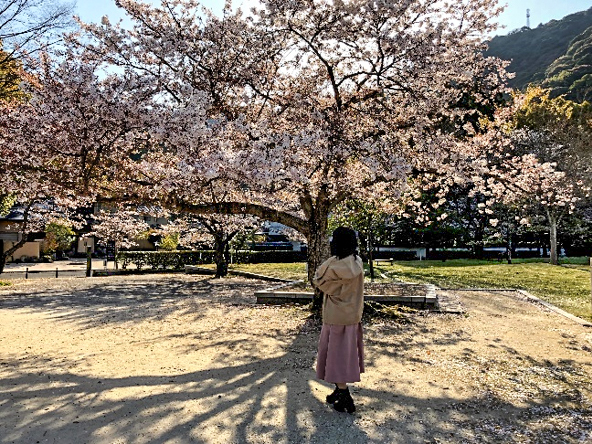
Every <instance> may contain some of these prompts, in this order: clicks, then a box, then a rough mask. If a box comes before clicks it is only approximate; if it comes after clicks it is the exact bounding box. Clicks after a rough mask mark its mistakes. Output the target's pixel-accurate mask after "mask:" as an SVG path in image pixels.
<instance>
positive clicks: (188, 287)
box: [0, 275, 262, 328]
mask: <svg viewBox="0 0 592 444" xmlns="http://www.w3.org/2000/svg"><path fill="white" fill-rule="evenodd" d="M71 282H72V281H71ZM89 283H90V285H89ZM49 284H50V285H51V287H50V288H49V289H44V290H43V291H42V292H33V293H32V292H31V290H30V289H28V288H27V287H23V288H19V289H18V290H16V291H14V290H11V289H10V288H6V289H4V290H5V291H4V292H2V291H0V309H21V308H27V309H30V310H43V312H44V313H48V314H50V315H52V316H53V317H54V318H55V319H57V320H62V321H64V322H75V323H77V324H78V325H84V326H86V327H87V328H93V327H97V326H100V325H105V324H118V323H127V322H136V321H144V320H149V319H154V320H159V319H163V318H165V317H166V316H168V315H170V314H172V313H182V314H190V315H193V316H195V320H196V321H197V320H198V319H199V318H201V316H203V314H204V312H205V308H206V307H207V306H211V305H212V304H252V303H253V301H254V298H253V293H254V291H255V290H256V289H260V288H261V286H262V283H261V282H260V281H245V280H241V279H239V280H236V279H235V280H233V279H225V280H220V279H218V280H215V279H204V278H191V277H187V276H181V277H179V276H174V275H169V276H166V277H163V276H159V277H158V280H154V278H146V277H141V278H136V279H129V280H127V281H122V280H121V279H111V278H110V277H107V278H93V279H92V280H91V281H90V282H89V281H87V280H83V281H78V282H76V281H74V286H73V288H61V286H60V285H59V283H56V282H55V281H50V282H49ZM245 290H246V292H245ZM213 294H215V297H212V295H213Z"/></svg>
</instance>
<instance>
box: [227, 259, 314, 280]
mask: <svg viewBox="0 0 592 444" xmlns="http://www.w3.org/2000/svg"><path fill="white" fill-rule="evenodd" d="M229 268H230V269H231V270H237V271H246V272H249V273H257V274H263V275H265V276H270V277H275V278H279V279H287V280H292V281H299V280H306V279H307V275H306V264H305V263H304V262H295V263H279V264H233V265H231V266H230V267H229Z"/></svg>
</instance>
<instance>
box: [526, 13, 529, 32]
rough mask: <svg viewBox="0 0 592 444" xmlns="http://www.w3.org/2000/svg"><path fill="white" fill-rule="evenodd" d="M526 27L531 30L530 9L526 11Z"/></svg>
mask: <svg viewBox="0 0 592 444" xmlns="http://www.w3.org/2000/svg"><path fill="white" fill-rule="evenodd" d="M526 27H527V28H529V29H530V9H527V10H526Z"/></svg>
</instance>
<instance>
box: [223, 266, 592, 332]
mask: <svg viewBox="0 0 592 444" xmlns="http://www.w3.org/2000/svg"><path fill="white" fill-rule="evenodd" d="M561 263H562V266H559V267H557V266H553V265H550V264H548V263H545V262H542V261H541V260H540V259H515V260H513V261H512V264H511V265H510V264H507V263H506V262H501V263H500V262H491V261H484V260H471V259H458V260H448V261H446V262H442V261H409V262H406V261H401V262H395V263H394V264H393V265H390V264H389V263H385V262H383V263H381V264H380V265H378V266H377V267H376V270H377V272H382V273H384V274H385V275H387V276H388V277H390V278H391V279H393V280H395V281H403V282H413V283H421V284H423V283H426V284H434V285H436V286H438V287H448V288H508V289H512V288H518V289H522V290H526V291H528V292H529V293H532V294H533V295H535V296H537V297H539V298H541V299H543V300H545V301H548V302H550V303H551V304H553V305H556V306H557V307H560V308H562V309H563V310H565V311H567V312H569V313H572V314H574V315H575V316H578V317H581V318H583V319H587V320H590V321H592V311H591V309H590V265H589V259H588V258H569V259H567V258H564V259H562V260H561ZM232 269H234V270H241V271H248V272H251V273H260V274H264V275H267V276H273V277H278V278H282V279H290V280H305V279H306V264H304V263H286V264H237V265H233V266H232ZM378 281H382V280H380V279H379V280H378Z"/></svg>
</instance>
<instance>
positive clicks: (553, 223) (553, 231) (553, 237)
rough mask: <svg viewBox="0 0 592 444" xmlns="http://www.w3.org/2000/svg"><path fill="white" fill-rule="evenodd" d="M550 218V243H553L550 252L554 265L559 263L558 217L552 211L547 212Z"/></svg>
mask: <svg viewBox="0 0 592 444" xmlns="http://www.w3.org/2000/svg"><path fill="white" fill-rule="evenodd" d="M547 216H548V219H549V244H550V245H551V252H550V254H549V262H550V263H551V264H553V265H558V263H559V261H558V256H557V218H556V217H555V216H554V215H552V214H551V213H550V212H548V213H547Z"/></svg>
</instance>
